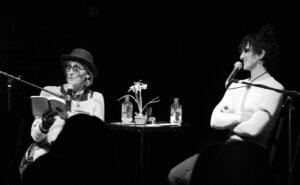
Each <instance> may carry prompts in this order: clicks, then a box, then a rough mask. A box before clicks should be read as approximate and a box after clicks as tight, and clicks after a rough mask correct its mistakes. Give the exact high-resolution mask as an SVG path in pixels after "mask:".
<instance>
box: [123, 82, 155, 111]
mask: <svg viewBox="0 0 300 185" xmlns="http://www.w3.org/2000/svg"><path fill="white" fill-rule="evenodd" d="M143 89H144V90H146V89H147V84H144V83H142V82H141V80H140V81H139V82H134V84H133V86H131V87H129V90H128V92H130V91H132V92H133V93H134V96H132V95H130V94H126V95H124V96H122V97H121V98H119V99H118V100H121V99H123V98H124V97H125V96H129V97H131V98H132V99H133V100H134V101H135V102H136V104H137V106H138V110H139V112H138V114H137V115H139V116H142V115H143V111H144V109H145V108H146V107H147V106H148V105H149V104H152V103H157V102H159V101H160V100H159V99H158V98H159V97H156V98H154V99H152V100H151V101H149V102H148V103H146V105H145V106H144V107H143V99H142V90H143Z"/></svg>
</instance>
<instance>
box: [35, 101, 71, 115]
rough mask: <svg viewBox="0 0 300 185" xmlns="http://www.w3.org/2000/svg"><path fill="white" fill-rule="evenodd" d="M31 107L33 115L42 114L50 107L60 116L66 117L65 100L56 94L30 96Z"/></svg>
mask: <svg viewBox="0 0 300 185" xmlns="http://www.w3.org/2000/svg"><path fill="white" fill-rule="evenodd" d="M30 98H31V107H32V114H33V116H42V115H43V114H44V113H45V112H47V111H48V110H50V109H52V111H57V113H58V116H60V117H61V118H66V117H67V109H66V102H65V100H63V99H61V98H58V97H56V96H51V97H46V96H31V97H30Z"/></svg>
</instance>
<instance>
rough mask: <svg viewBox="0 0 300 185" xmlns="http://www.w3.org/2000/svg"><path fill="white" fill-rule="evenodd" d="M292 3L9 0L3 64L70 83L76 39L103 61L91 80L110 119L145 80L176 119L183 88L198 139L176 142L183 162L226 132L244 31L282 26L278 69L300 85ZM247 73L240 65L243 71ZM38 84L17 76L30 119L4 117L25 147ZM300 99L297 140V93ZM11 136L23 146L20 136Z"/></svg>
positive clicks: (160, 114) (21, 111)
mask: <svg viewBox="0 0 300 185" xmlns="http://www.w3.org/2000/svg"><path fill="white" fill-rule="evenodd" d="M293 7H295V6H293V5H292V4H289V5H285V4H272V5H271V4H267V3H266V4H262V3H255V2H251V3H250V2H249V3H242V4H236V5H235V6H231V5H224V4H219V3H215V4H214V3H211V4H207V3H206V4H205V3H200V2H198V3H195V2H186V1H182V2H175V1H156V0H154V1H134V0H132V1H127V0H123V1H96V0H86V1H84V0H59V1H58V0H57V1H54V0H40V1H26V2H19V1H10V3H8V4H6V6H2V7H1V13H0V15H1V17H0V35H1V37H0V38H1V39H0V70H1V71H3V72H6V73H8V74H11V75H14V76H16V77H18V76H19V75H20V76H21V79H23V80H25V81H28V82H30V83H33V84H35V85H38V86H40V87H44V86H46V85H59V84H62V83H64V74H63V71H62V68H61V65H60V61H59V57H60V55H61V54H67V53H70V52H71V51H72V49H74V48H85V49H87V50H88V51H90V52H91V53H92V54H93V56H94V58H95V64H96V66H97V67H98V70H99V76H98V77H97V78H96V79H95V82H94V84H93V86H92V88H93V89H94V90H96V91H99V92H101V93H103V95H104V98H105V117H106V121H108V122H111V121H119V120H120V112H121V107H120V102H118V101H117V99H118V98H120V97H121V96H123V95H124V94H126V93H127V91H128V88H129V86H131V85H133V82H136V81H139V80H142V82H144V83H146V84H148V89H147V90H145V91H143V100H144V102H148V101H149V100H151V99H152V98H154V97H156V96H159V97H160V102H159V103H157V104H153V105H152V107H153V115H154V116H155V117H156V119H157V120H158V121H168V120H169V106H170V104H171V103H172V101H173V98H174V97H179V98H180V103H181V104H182V105H183V120H184V123H185V124H188V125H189V126H190V128H191V129H190V130H189V132H188V134H186V135H187V137H185V139H186V140H187V142H186V143H185V142H183V143H182V145H185V146H186V145H189V144H191V147H190V148H188V149H187V152H184V151H182V150H181V149H179V147H180V146H176V147H177V149H178V150H180V152H178V153H180V155H179V154H178V155H179V156H181V157H178V161H176V162H179V161H180V160H179V158H180V159H181V158H182V159H183V157H182V156H187V155H188V154H190V153H192V152H193V151H194V147H196V146H197V144H198V143H201V142H202V141H206V140H211V139H214V138H216V137H217V138H218V137H220V138H222V136H223V133H221V132H218V131H214V130H212V129H210V128H209V120H210V114H211V112H212V110H213V108H214V106H215V105H216V104H217V103H218V101H220V99H221V98H222V95H223V93H224V92H225V88H224V82H225V79H226V77H227V75H228V74H229V73H230V72H231V70H232V68H233V64H234V62H236V61H237V60H239V53H238V44H239V42H240V40H241V39H242V37H243V36H245V35H246V34H249V33H252V32H255V31H257V30H258V29H259V28H260V27H261V26H262V25H263V24H265V23H271V24H272V25H273V26H275V28H276V30H275V34H276V38H277V40H278V41H279V44H280V47H281V54H280V63H278V64H276V67H277V68H276V74H274V77H275V78H276V79H277V80H278V81H280V82H281V83H282V84H283V85H284V86H285V88H286V89H287V90H296V91H299V90H300V85H299V82H298V79H299V69H298V67H296V66H298V64H297V63H298V58H299V56H298V54H299V41H300V38H299V32H300V24H299V23H300V19H299V14H298V13H297V11H296V10H295V8H293ZM247 75H248V74H247V73H246V72H244V71H240V72H239V73H238V74H237V76H236V77H237V78H246V77H247ZM39 92H40V90H39V89H37V88H34V87H31V86H29V85H26V84H24V83H20V82H18V81H14V82H13V86H12V89H11V104H10V105H11V107H10V109H11V110H12V112H13V114H14V115H16V116H18V117H20V120H22V121H21V122H22V124H20V125H17V126H16V125H11V124H9V121H6V122H4V121H3V120H2V121H1V122H2V123H3V124H5V125H9V126H8V127H9V128H10V130H9V132H6V131H5V129H4V130H2V131H1V132H2V133H3V135H5V134H8V136H11V135H13V136H15V138H22V139H21V141H20V139H17V141H18V142H17V146H16V148H17V149H16V150H17V151H21V152H22V151H23V150H24V148H26V146H27V145H28V143H30V137H29V129H30V126H31V122H32V120H33V118H32V115H31V108H30V102H29V100H30V99H29V97H30V96H31V95H37V94H39ZM0 94H1V99H0V104H1V109H3V110H6V109H8V99H9V98H8V95H9V93H8V89H7V78H6V77H5V76H1V78H0ZM294 100H295V101H294V106H295V109H294V117H293V125H292V127H293V142H294V143H293V145H296V140H297V135H298V132H299V125H298V123H299V116H298V113H299V111H298V107H299V97H296V98H295V99H294ZM4 128H6V127H4ZM284 128H285V129H287V121H286V122H285V124H284ZM284 136H285V139H283V141H284V143H285V145H287V142H286V138H287V136H286V135H284ZM162 139H163V140H168V138H162ZM13 141H14V140H13ZM11 143H13V146H15V143H16V142H11ZM8 145H10V144H8ZM176 147H174V148H176ZM12 148H13V147H12ZM284 151H286V148H285V149H284ZM173 155H176V153H175V154H173ZM285 155H286V153H285V152H284V157H283V158H286V156H285ZM174 164H175V162H174ZM298 168H299V166H298ZM298 173H299V172H298Z"/></svg>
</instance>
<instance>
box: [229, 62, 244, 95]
mask: <svg viewBox="0 0 300 185" xmlns="http://www.w3.org/2000/svg"><path fill="white" fill-rule="evenodd" d="M242 67H243V64H242V62H240V61H237V62H236V63H234V68H233V70H232V71H231V73H230V75H229V76H228V77H227V79H226V82H225V88H226V89H227V88H228V86H229V84H230V83H231V80H232V79H233V78H234V76H235V74H236V73H237V72H238V71H239V70H240V69H242Z"/></svg>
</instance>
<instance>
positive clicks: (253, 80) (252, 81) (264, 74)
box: [249, 71, 268, 82]
mask: <svg viewBox="0 0 300 185" xmlns="http://www.w3.org/2000/svg"><path fill="white" fill-rule="evenodd" d="M266 73H268V72H267V71H266V72H264V73H262V74H260V75H258V76H257V77H255V78H254V79H253V80H251V79H249V81H250V82H253V81H254V80H256V79H258V78H259V77H262V76H263V75H265V74H266Z"/></svg>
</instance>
